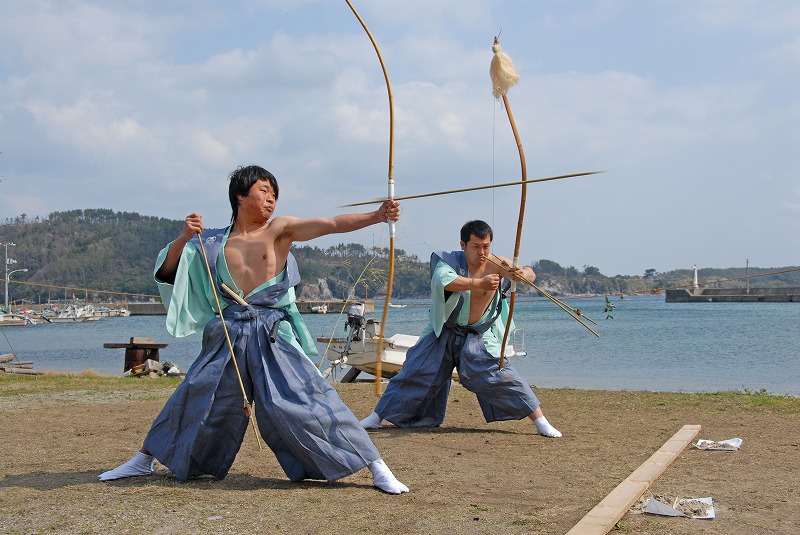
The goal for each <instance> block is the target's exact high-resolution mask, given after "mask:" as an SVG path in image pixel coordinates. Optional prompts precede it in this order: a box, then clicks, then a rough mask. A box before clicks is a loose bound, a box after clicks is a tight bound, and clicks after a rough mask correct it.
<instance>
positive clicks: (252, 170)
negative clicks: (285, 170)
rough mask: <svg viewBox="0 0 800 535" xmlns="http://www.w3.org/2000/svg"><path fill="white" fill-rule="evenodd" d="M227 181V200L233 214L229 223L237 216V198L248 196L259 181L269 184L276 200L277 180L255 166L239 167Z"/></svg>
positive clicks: (261, 168)
mask: <svg viewBox="0 0 800 535" xmlns="http://www.w3.org/2000/svg"><path fill="white" fill-rule="evenodd" d="M228 180H230V184H229V185H228V199H230V201H231V210H232V212H233V215H231V223H233V222H234V221H236V216H237V215H239V198H238V196H239V195H241V196H242V197H247V196H248V195H249V194H250V188H251V187H253V184H255V183H256V182H257V181H259V180H266V181H267V182H269V183H270V186H272V191H273V192H275V200H276V201H277V200H278V180H277V179H276V178H275V176H274V175H273V174H272V173H270V172H269V171H267V170H266V169H264V168H263V167H259V166H257V165H248V166H247V167H242V166H239V167H237V168H236V170H235V171H234V172H232V173H231V174H230V175H229V176H228Z"/></svg>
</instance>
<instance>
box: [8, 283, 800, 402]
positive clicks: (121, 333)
mask: <svg viewBox="0 0 800 535" xmlns="http://www.w3.org/2000/svg"><path fill="white" fill-rule="evenodd" d="M565 302H566V303H567V304H568V305H570V306H571V307H573V308H580V309H581V310H582V311H583V313H584V314H585V316H586V317H588V318H590V319H592V320H594V321H595V322H597V324H598V325H597V326H595V325H592V324H591V323H590V324H589V326H591V327H592V328H593V329H594V330H595V331H597V333H598V334H599V335H600V336H599V337H595V336H594V335H593V334H592V333H591V332H589V331H588V330H587V329H585V328H584V327H583V326H581V325H580V324H579V323H578V322H577V321H575V320H574V319H572V318H571V317H570V316H568V315H567V314H566V313H565V312H563V311H562V310H561V309H559V308H558V307H557V306H555V305H554V304H553V303H551V302H550V301H548V300H544V299H518V300H517V304H516V309H515V312H514V319H515V323H516V324H517V327H518V328H521V329H522V330H523V331H524V340H525V350H526V351H527V356H524V357H516V358H514V359H513V360H512V365H513V366H514V367H516V368H517V370H519V372H520V373H521V374H522V376H523V377H524V378H525V379H526V380H527V381H529V382H530V383H531V384H532V385H534V386H536V387H545V388H561V387H568V388H578V389H603V390H629V391H632V390H648V391H670V392H718V391H739V392H744V391H748V392H767V393H770V394H777V395H784V394H786V395H791V396H800V305H798V304H797V303H666V302H664V297H663V295H648V296H625V298H623V299H621V298H620V297H619V296H616V297H613V298H611V302H612V303H613V304H614V306H615V308H614V310H613V312H612V315H613V319H611V318H609V319H606V314H605V313H604V312H603V309H604V306H605V299H604V298H602V297H599V298H588V299H567V300H566V301H565ZM395 304H404V305H406V306H405V307H403V308H395V307H392V308H390V310H389V315H388V321H387V324H388V327H387V329H386V335H387V336H391V335H393V334H395V333H404V334H414V335H417V334H419V333H420V331H421V330H422V329H423V327H424V326H425V323H426V321H427V313H428V304H427V303H426V302H420V301H405V302H404V301H395ZM382 307H383V304H382V303H377V302H376V303H375V312H374V313H372V314H369V315H368V316H369V317H374V318H376V319H380V318H381V315H382ZM303 318H304V319H305V320H306V324H307V325H308V327H309V330H310V331H311V334H312V336H314V337H315V338H316V337H318V336H326V337H330V336H345V335H346V333H345V331H344V324H345V321H346V316H340V315H339V314H309V315H304V316H303ZM164 320H165V316H131V317H127V318H103V319H102V320H101V321H97V322H91V323H80V324H49V325H36V326H28V327H5V328H3V329H1V330H0V354H3V353H7V352H10V350H11V349H13V350H14V351H15V352H16V353H17V355H18V356H19V358H20V360H23V361H33V363H34V366H35V368H37V369H41V370H54V371H82V370H86V369H92V370H95V371H97V372H99V373H102V374H108V375H121V374H122V372H123V370H122V368H123V364H124V350H123V349H105V348H103V344H104V343H107V342H120V343H124V342H127V341H129V339H130V338H131V337H132V336H137V337H145V338H155V339H156V341H157V342H159V343H165V344H169V345H168V346H167V347H166V348H164V349H162V350H161V352H160V356H161V360H162V361H166V360H170V361H172V362H174V363H175V364H177V366H178V367H179V368H180V369H181V370H183V371H186V370H187V369H188V368H189V365H190V364H191V362H192V361H193V360H194V357H196V356H197V354H198V353H199V351H200V342H201V339H200V335H199V334H195V335H192V336H189V337H187V338H181V339H177V338H174V337H172V336H170V335H169V334H167V332H166V329H165V327H164ZM324 349H325V348H324V345H323V344H319V350H320V354H322V352H323V351H324ZM314 360H315V362H321V365H322V367H323V368H326V367H327V362H325V361H323V360H322V357H315V358H314Z"/></svg>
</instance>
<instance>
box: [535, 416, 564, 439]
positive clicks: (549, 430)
mask: <svg viewBox="0 0 800 535" xmlns="http://www.w3.org/2000/svg"><path fill="white" fill-rule="evenodd" d="M533 423H534V424H536V429H537V430H538V431H539V434H540V435H542V436H544V437H550V438H561V431H559V430H558V429H556V428H555V427H553V426H552V425H550V422H548V421H547V418H545V417H544V416H539V417H538V418H536V419H535V420H534V421H533Z"/></svg>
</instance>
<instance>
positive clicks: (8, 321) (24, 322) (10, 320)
mask: <svg viewBox="0 0 800 535" xmlns="http://www.w3.org/2000/svg"><path fill="white" fill-rule="evenodd" d="M40 323H42V322H41V320H37V319H35V318H32V317H30V316H29V315H27V314H15V313H10V314H4V313H0V327H25V326H28V325H38V324H40Z"/></svg>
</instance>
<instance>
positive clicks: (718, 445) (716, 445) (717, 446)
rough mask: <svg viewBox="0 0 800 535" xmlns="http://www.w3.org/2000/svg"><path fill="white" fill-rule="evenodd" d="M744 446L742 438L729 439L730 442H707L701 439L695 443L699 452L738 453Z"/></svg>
mask: <svg viewBox="0 0 800 535" xmlns="http://www.w3.org/2000/svg"><path fill="white" fill-rule="evenodd" d="M741 445H742V439H741V438H729V439H728V440H705V439H700V440H698V441H697V442H696V443H695V445H694V446H695V447H696V448H697V449H698V450H717V451H736V450H738V449H739V448H740V447H741Z"/></svg>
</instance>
